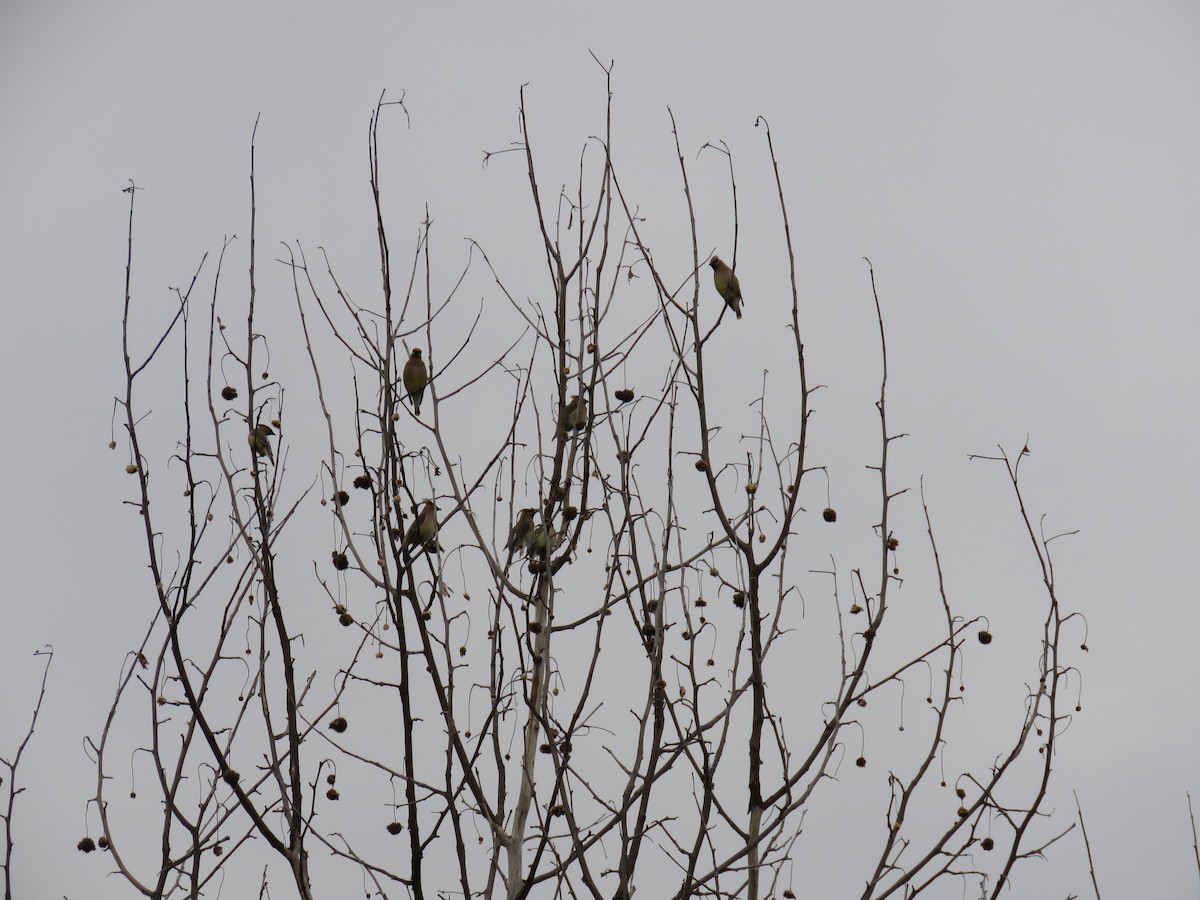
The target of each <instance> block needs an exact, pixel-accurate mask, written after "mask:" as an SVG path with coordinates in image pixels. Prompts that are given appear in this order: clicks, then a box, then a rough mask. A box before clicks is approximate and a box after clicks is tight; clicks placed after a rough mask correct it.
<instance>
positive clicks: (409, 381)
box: [404, 347, 429, 416]
mask: <svg viewBox="0 0 1200 900" xmlns="http://www.w3.org/2000/svg"><path fill="white" fill-rule="evenodd" d="M427 384H429V370H428V369H426V368H425V360H423V359H421V348H420V347H413V352H412V353H411V354H409V357H408V362H406V363H405V364H404V390H405V391H407V392H408V397H409V399H410V400H412V405H413V415H415V416H419V415H420V414H421V398H422V397H424V396H425V385H427Z"/></svg>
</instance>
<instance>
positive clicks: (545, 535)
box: [526, 525, 555, 559]
mask: <svg viewBox="0 0 1200 900" xmlns="http://www.w3.org/2000/svg"><path fill="white" fill-rule="evenodd" d="M554 538H555V534H554V529H553V528H551V529H549V530H547V529H546V526H545V525H538V526H537V527H536V528H534V529H533V533H532V534H531V535H529V552H528V553H527V554H526V555H527V556H528V557H529V558H530V559H545V558H546V556H547V555H548V551H550V550H551V549H553V547H554Z"/></svg>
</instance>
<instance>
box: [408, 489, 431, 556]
mask: <svg viewBox="0 0 1200 900" xmlns="http://www.w3.org/2000/svg"><path fill="white" fill-rule="evenodd" d="M437 533H438V522H437V507H436V506H434V505H433V501H432V500H426V501H425V503H424V504H423V505H422V506H421V511H420V512H419V513H418V514H417V518H416V521H414V522H413V523H412V524H411V525H410V526H408V533H407V534H405V535H404V546H405V547H411V546H413V545H414V544H420V545H422V546H423V547H426V548H428V549H436V548H437Z"/></svg>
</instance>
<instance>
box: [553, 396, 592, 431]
mask: <svg viewBox="0 0 1200 900" xmlns="http://www.w3.org/2000/svg"><path fill="white" fill-rule="evenodd" d="M587 419H588V409H587V403H586V402H585V401H583V400H580V399H579V395H578V394H575V395H574V396H573V397H571V401H570V402H569V403H568V404H567V405H566V406H564V407H563V411H562V413H561V414H560V415H559V417H558V429H559V431H561V432H564V433H565V432H568V431H578V430H579V429H580V428H583V427H584V426H585V425H587Z"/></svg>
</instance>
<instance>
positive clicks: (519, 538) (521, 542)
mask: <svg viewBox="0 0 1200 900" xmlns="http://www.w3.org/2000/svg"><path fill="white" fill-rule="evenodd" d="M534 512H535V510H532V509H523V510H521V512H520V513H519V514H518V515H517V521H515V522H513V526H512V529H511V530H510V531H509V532H508V543H507V544H505V545H504V549H505V550H512V551H513V552H514V553H520V552H521V551H522V550H524V549H525V548H526V547H527V546H528V544H529V536H530V535H531V534H533V515H534Z"/></svg>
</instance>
